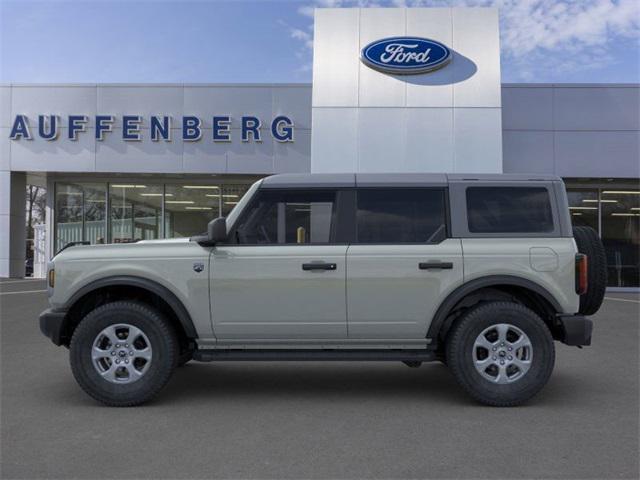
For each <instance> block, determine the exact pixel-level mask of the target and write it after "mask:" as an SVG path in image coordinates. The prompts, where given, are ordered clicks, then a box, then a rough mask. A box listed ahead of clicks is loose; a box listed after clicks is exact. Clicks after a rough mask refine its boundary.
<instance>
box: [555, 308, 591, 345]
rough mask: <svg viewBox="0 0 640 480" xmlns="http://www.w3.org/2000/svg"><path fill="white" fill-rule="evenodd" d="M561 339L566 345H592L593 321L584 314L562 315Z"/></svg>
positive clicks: (559, 319) (559, 318)
mask: <svg viewBox="0 0 640 480" xmlns="http://www.w3.org/2000/svg"><path fill="white" fill-rule="evenodd" d="M558 321H559V322H560V339H559V340H560V341H561V342H562V343H564V344H566V345H571V346H582V345H591V332H592V331H593V322H592V321H591V320H589V319H588V318H587V317H584V316H582V315H561V316H560V317H558Z"/></svg>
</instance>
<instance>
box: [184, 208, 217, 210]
mask: <svg viewBox="0 0 640 480" xmlns="http://www.w3.org/2000/svg"><path fill="white" fill-rule="evenodd" d="M184 209H185V210H213V208H211V207H184Z"/></svg>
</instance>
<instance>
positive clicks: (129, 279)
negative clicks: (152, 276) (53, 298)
mask: <svg viewBox="0 0 640 480" xmlns="http://www.w3.org/2000/svg"><path fill="white" fill-rule="evenodd" d="M111 286H129V287H138V288H142V289H144V290H147V291H149V292H151V293H153V294H156V295H158V296H159V297H160V298H162V300H164V301H165V302H166V303H167V304H168V305H169V307H170V308H171V309H172V310H173V312H174V313H175V315H176V317H177V318H178V321H179V322H180V325H181V326H182V328H183V329H184V332H185V334H186V335H187V337H188V338H198V334H197V332H196V329H195V327H194V326H193V320H191V315H189V312H188V311H187V309H186V308H185V306H184V304H183V303H182V301H180V299H179V298H178V297H177V296H176V295H175V294H174V293H173V292H172V291H171V290H169V289H168V288H167V287H165V286H163V285H160V284H159V283H158V282H156V281H154V280H149V279H147V278H142V277H136V276H132V275H115V276H112V277H105V278H101V279H99V280H94V281H93V282H89V283H88V284H86V285H84V286H83V287H81V288H80V289H78V290H77V291H76V292H75V293H74V294H73V295H72V296H71V297H70V298H69V300H67V302H65V305H64V307H63V308H64V309H65V310H66V311H69V310H70V309H71V308H72V307H73V306H74V305H75V304H76V303H77V302H78V300H80V299H81V298H82V297H84V296H85V295H87V294H89V293H91V292H93V291H95V290H98V289H100V288H104V287H111Z"/></svg>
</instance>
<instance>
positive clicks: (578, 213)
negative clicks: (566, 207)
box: [571, 212, 582, 216]
mask: <svg viewBox="0 0 640 480" xmlns="http://www.w3.org/2000/svg"><path fill="white" fill-rule="evenodd" d="M571 215H575V216H578V215H582V212H573V213H572V214H571Z"/></svg>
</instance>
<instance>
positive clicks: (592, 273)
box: [573, 227, 607, 315]
mask: <svg viewBox="0 0 640 480" xmlns="http://www.w3.org/2000/svg"><path fill="white" fill-rule="evenodd" d="M573 238H574V239H575V241H576V245H577V247H578V252H580V253H584V254H585V255H586V256H587V275H588V287H587V291H586V293H585V294H584V295H580V309H579V312H580V313H581V314H583V315H593V314H594V313H596V312H597V311H598V310H599V309H600V305H602V302H603V300H604V292H605V289H606V288H607V257H606V255H605V251H604V246H603V245H602V241H601V240H600V237H598V233H597V232H596V231H595V230H594V229H593V228H591V227H573Z"/></svg>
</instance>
